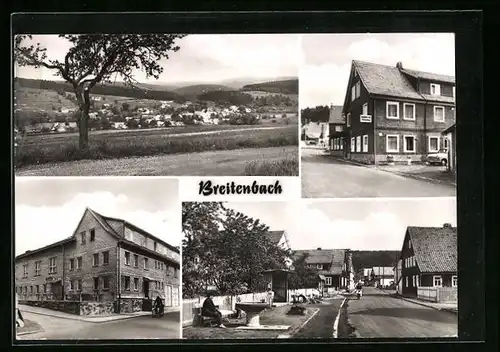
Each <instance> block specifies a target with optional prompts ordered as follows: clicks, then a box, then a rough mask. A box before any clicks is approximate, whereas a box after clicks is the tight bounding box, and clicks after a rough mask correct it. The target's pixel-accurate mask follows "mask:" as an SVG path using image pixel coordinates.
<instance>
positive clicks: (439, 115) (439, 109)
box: [434, 106, 444, 122]
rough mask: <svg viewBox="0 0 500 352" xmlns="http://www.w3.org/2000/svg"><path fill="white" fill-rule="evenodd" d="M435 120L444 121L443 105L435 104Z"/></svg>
mask: <svg viewBox="0 0 500 352" xmlns="http://www.w3.org/2000/svg"><path fill="white" fill-rule="evenodd" d="M434 121H436V122H444V107H443V106H435V107H434Z"/></svg>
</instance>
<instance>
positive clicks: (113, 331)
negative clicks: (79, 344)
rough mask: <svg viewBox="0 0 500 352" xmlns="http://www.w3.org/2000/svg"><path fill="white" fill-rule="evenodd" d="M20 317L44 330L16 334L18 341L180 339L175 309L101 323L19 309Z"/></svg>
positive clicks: (177, 316) (177, 313)
mask: <svg viewBox="0 0 500 352" xmlns="http://www.w3.org/2000/svg"><path fill="white" fill-rule="evenodd" d="M23 316H24V318H25V319H28V320H32V321H35V322H37V323H38V324H40V325H41V326H42V328H43V329H44V331H42V332H38V333H35V334H29V335H22V336H18V337H17V339H18V340H58V339H59V340H60V339H68V340H70V339H155V338H156V339H178V338H180V323H179V320H180V313H179V312H170V313H165V315H164V316H163V317H162V318H153V317H151V315H145V316H139V317H134V318H129V319H122V320H115V321H110V322H103V323H94V322H84V321H78V320H69V319H65V318H59V317H54V316H47V315H41V314H36V313H30V312H23Z"/></svg>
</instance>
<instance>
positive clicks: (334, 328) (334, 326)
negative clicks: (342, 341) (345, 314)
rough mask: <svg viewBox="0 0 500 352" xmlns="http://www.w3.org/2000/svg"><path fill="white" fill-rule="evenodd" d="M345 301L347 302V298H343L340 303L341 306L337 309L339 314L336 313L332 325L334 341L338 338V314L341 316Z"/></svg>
mask: <svg viewBox="0 0 500 352" xmlns="http://www.w3.org/2000/svg"><path fill="white" fill-rule="evenodd" d="M347 300H348V298H347V297H345V298H344V300H343V301H342V304H341V305H340V307H339V312H338V313H337V317H336V318H335V322H334V323H333V338H334V339H336V338H338V333H339V321H340V314H341V312H342V309H343V308H344V305H345V303H346V302H347Z"/></svg>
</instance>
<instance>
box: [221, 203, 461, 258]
mask: <svg viewBox="0 0 500 352" xmlns="http://www.w3.org/2000/svg"><path fill="white" fill-rule="evenodd" d="M226 206H227V207H229V208H233V209H235V210H237V211H240V212H242V213H244V214H246V215H248V216H250V217H253V218H256V219H259V220H261V221H262V222H263V223H265V224H266V225H268V226H269V228H270V230H271V231H273V230H276V231H278V230H285V231H286V232H287V234H288V239H289V241H290V246H291V247H292V249H316V248H323V249H342V248H343V249H352V250H401V247H402V245H403V239H404V235H405V231H406V228H407V226H430V227H441V226H443V224H445V223H451V224H452V225H453V226H456V223H457V220H456V218H457V215H456V200H455V198H451V197H450V198H412V199H391V200H390V201H388V200H387V199H373V200H372V199H370V200H366V199H352V200H351V199H342V200H306V199H303V200H300V201H295V202H261V203H255V202H246V203H243V202H241V203H240V202H238V203H236V202H231V203H226Z"/></svg>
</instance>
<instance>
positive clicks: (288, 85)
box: [242, 79, 299, 94]
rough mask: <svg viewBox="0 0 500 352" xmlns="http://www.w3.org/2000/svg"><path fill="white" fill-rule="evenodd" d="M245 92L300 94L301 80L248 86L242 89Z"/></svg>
mask: <svg viewBox="0 0 500 352" xmlns="http://www.w3.org/2000/svg"><path fill="white" fill-rule="evenodd" d="M242 90H243V91H264V92H269V93H281V94H299V80H298V79H289V80H283V81H271V82H262V83H256V84H248V85H246V86H244V87H243V88H242Z"/></svg>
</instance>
